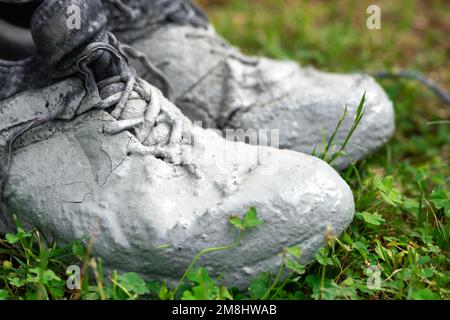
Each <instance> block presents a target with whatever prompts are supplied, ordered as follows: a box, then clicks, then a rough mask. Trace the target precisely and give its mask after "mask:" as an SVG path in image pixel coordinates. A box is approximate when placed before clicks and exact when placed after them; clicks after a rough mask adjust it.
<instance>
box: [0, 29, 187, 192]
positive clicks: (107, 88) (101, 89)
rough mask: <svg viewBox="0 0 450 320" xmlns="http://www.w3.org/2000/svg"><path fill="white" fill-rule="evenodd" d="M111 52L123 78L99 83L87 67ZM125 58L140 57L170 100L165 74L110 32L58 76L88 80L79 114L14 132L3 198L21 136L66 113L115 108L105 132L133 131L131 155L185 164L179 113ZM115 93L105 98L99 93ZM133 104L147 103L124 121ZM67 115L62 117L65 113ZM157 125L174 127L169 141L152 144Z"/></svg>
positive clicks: (0, 179)
mask: <svg viewBox="0 0 450 320" xmlns="http://www.w3.org/2000/svg"><path fill="white" fill-rule="evenodd" d="M105 52H106V53H109V54H110V55H111V57H113V58H115V59H116V60H117V61H118V63H119V70H120V72H119V74H118V75H115V76H112V77H109V78H107V79H104V80H102V81H99V82H96V80H95V76H94V74H93V72H92V70H91V68H90V67H89V65H90V64H91V63H95V59H96V58H98V56H99V53H105ZM127 58H132V59H139V60H140V61H141V62H142V63H143V65H144V66H145V67H146V68H147V70H148V72H149V73H151V74H152V75H153V76H154V77H156V78H158V79H159V80H160V82H161V83H164V84H165V87H166V90H165V91H166V92H165V94H166V95H168V96H170V94H171V87H170V84H169V82H168V81H167V80H166V79H165V78H164V76H163V75H162V74H161V73H160V72H159V71H158V70H157V69H156V68H155V67H154V66H153V65H152V64H151V62H150V61H149V60H148V59H147V58H146V57H145V55H144V54H142V53H140V52H138V51H137V50H135V49H134V48H132V47H130V46H127V45H124V44H121V43H120V42H119V41H118V40H117V39H116V38H115V37H114V35H112V34H111V33H108V42H94V43H91V44H90V45H88V46H87V47H86V49H85V50H84V51H83V52H82V54H81V55H80V56H79V58H78V59H77V60H76V63H75V65H74V66H72V67H71V68H70V69H69V70H64V71H60V72H59V74H58V76H59V77H61V78H63V77H70V76H73V75H74V74H77V73H78V74H81V75H82V76H83V77H84V80H85V88H86V91H87V94H88V99H87V101H85V103H83V104H82V105H81V106H80V108H79V109H77V110H65V109H64V108H63V109H62V110H53V111H52V112H50V114H48V115H46V116H44V117H41V118H35V119H33V120H31V121H28V122H26V123H24V124H22V127H21V128H20V129H19V130H17V131H16V132H14V133H13V134H12V136H11V137H10V138H9V139H8V140H7V142H6V145H5V148H4V151H5V152H3V156H2V158H3V159H2V163H0V188H1V190H0V191H1V195H3V189H4V186H5V183H6V181H7V179H8V175H9V171H10V167H11V157H12V153H13V149H14V143H15V142H16V141H17V139H18V138H20V137H21V136H22V135H23V134H25V133H26V132H28V131H29V130H31V129H32V128H35V127H37V126H39V125H42V124H44V123H47V122H51V121H53V120H58V119H63V120H71V119H67V114H70V115H72V116H71V117H72V118H74V117H76V116H78V115H81V114H84V113H86V112H88V111H90V110H94V109H97V110H107V109H110V108H113V110H112V111H111V112H110V114H111V116H112V117H113V118H114V119H116V120H117V121H113V122H109V123H107V124H106V125H105V126H104V130H103V131H104V133H105V134H110V135H113V134H117V133H120V132H123V131H125V130H133V132H134V135H135V136H136V138H137V140H138V141H139V142H140V143H135V144H132V145H130V150H129V151H130V152H131V153H136V154H141V155H153V156H155V157H158V158H164V159H165V160H166V161H169V162H170V163H172V164H175V165H179V164H181V162H182V161H181V151H180V150H181V149H180V143H181V141H182V138H183V124H182V120H181V117H182V115H181V112H180V111H179V110H178V109H177V108H176V107H174V106H172V105H171V104H168V103H163V102H162V99H164V98H163V94H162V93H161V91H160V90H158V89H156V88H155V87H153V86H151V85H150V84H148V83H147V82H146V81H144V80H142V79H141V78H139V77H137V75H136V72H135V71H134V69H133V68H131V67H130V66H129V64H128V61H127ZM105 92H106V93H108V92H115V93H112V94H110V95H108V96H105V97H102V96H101V93H105ZM132 100H143V101H145V102H146V103H147V106H146V109H145V111H144V114H143V115H142V116H139V117H137V118H131V119H124V118H123V114H124V111H125V109H126V107H127V105H128V103H129V102H131V101H132ZM62 114H64V115H65V116H64V117H61V115H62ZM157 122H158V123H165V124H167V125H168V126H169V127H170V128H171V129H170V136H169V139H168V143H167V144H166V145H164V144H154V143H150V136H151V133H152V131H153V129H154V127H155V126H156V125H157Z"/></svg>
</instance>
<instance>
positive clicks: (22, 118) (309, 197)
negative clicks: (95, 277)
mask: <svg viewBox="0 0 450 320" xmlns="http://www.w3.org/2000/svg"><path fill="white" fill-rule="evenodd" d="M69 5H76V6H78V7H79V9H80V14H81V17H82V19H81V28H80V29H76V28H75V29H73V30H72V29H69V28H68V27H67V24H66V19H67V17H66V16H65V15H61V12H67V10H66V9H67V8H68V6H69ZM99 8H100V3H99V2H98V1H96V0H89V1H87V0H70V1H69V0H67V1H61V0H47V1H45V2H44V3H43V4H42V5H41V6H40V7H39V8H37V10H36V11H35V13H34V15H33V18H32V34H33V38H34V41H35V44H36V51H37V54H36V55H35V56H32V57H30V58H28V59H26V60H21V61H16V62H11V61H4V60H0V81H1V86H0V88H1V89H0V148H1V153H0V157H1V160H2V162H1V164H2V165H1V171H0V179H1V180H2V187H3V188H2V202H1V203H2V208H1V211H0V213H1V214H0V232H5V231H7V230H10V229H11V228H13V222H12V220H13V215H14V214H16V215H17V216H18V217H19V219H20V220H21V221H22V223H23V224H24V225H25V226H36V227H38V228H39V229H40V230H41V231H42V232H43V233H45V234H46V235H47V236H48V237H49V238H52V237H53V238H56V239H58V240H59V241H62V242H70V241H73V240H76V239H90V238H93V253H94V254H95V255H97V256H101V257H103V259H104V263H105V265H106V266H107V267H108V268H109V269H116V270H119V271H135V272H139V273H141V274H143V275H146V276H148V277H151V278H158V279H165V280H168V281H177V280H178V279H179V278H180V277H181V275H182V274H183V272H184V271H185V270H186V268H187V266H188V265H189V263H190V261H191V259H192V258H193V257H194V256H195V255H196V254H197V253H198V252H199V251H200V250H202V249H205V248H209V247H217V246H223V245H228V244H230V243H232V242H233V241H235V239H236V236H237V230H236V229H234V228H233V227H232V226H231V225H230V223H229V222H228V219H229V217H230V216H232V215H243V214H244V213H245V212H246V211H247V210H248V209H249V208H250V207H254V208H256V209H257V212H258V214H259V217H260V219H262V220H263V221H264V223H263V224H262V225H261V226H259V227H257V228H255V229H252V230H250V231H249V232H248V233H245V235H244V237H243V239H242V241H241V245H240V246H238V247H235V248H232V249H230V250H226V251H221V252H215V253H211V254H208V255H205V256H204V257H203V258H202V260H201V261H200V263H201V264H202V265H203V266H205V267H206V268H207V269H208V270H209V271H210V272H211V274H212V275H215V276H218V275H222V276H223V280H224V282H225V283H226V284H228V285H230V286H234V285H235V286H239V287H245V286H246V285H247V284H248V281H249V279H251V278H252V277H254V276H255V275H256V274H258V273H259V272H262V271H275V270H276V269H277V266H278V264H279V263H280V256H279V253H280V252H281V251H282V250H283V248H285V247H289V246H292V245H297V244H298V245H300V246H301V247H302V249H303V254H302V259H303V261H307V260H309V259H310V258H311V257H312V255H313V254H314V252H315V251H316V250H317V249H318V248H320V247H321V246H322V245H323V244H324V243H325V239H326V236H327V235H329V233H330V232H331V233H333V234H335V235H339V234H340V233H341V232H342V231H343V230H344V229H345V228H346V227H347V226H348V225H349V223H350V221H351V220H352V217H353V213H354V203H353V196H352V193H351V191H350V189H349V187H348V186H347V184H346V183H345V182H344V181H343V180H342V179H341V178H340V176H339V175H338V174H337V173H336V172H335V171H334V169H332V168H331V167H330V166H329V165H328V164H326V163H325V162H323V161H321V160H319V159H317V158H314V157H311V156H308V155H304V154H301V153H298V152H294V151H288V150H278V149H274V148H270V147H257V146H252V145H249V144H244V143H236V142H230V141H226V140H225V139H223V138H222V137H221V136H220V135H219V134H217V133H216V132H214V131H211V130H205V129H203V128H201V127H198V126H194V125H193V124H192V123H191V122H190V120H188V119H187V118H186V117H184V116H183V115H182V114H181V112H180V111H179V110H178V109H177V108H176V107H175V106H174V105H173V104H172V103H171V102H169V101H168V100H166V99H165V98H164V97H163V96H162V94H161V92H160V91H159V90H158V89H156V88H155V87H153V86H152V85H150V84H148V83H147V82H146V81H144V80H141V79H140V78H139V77H137V76H136V75H135V73H134V70H133V69H132V68H130V67H129V66H128V64H127V60H126V57H128V56H138V54H137V53H136V52H135V51H134V50H133V49H132V48H129V47H127V46H124V45H121V44H120V43H119V42H118V41H117V40H116V39H115V37H114V36H113V35H112V34H110V33H107V32H105V30H104V26H105V23H106V20H105V17H104V16H103V15H102V14H101V12H100V10H99ZM161 81H163V80H161Z"/></svg>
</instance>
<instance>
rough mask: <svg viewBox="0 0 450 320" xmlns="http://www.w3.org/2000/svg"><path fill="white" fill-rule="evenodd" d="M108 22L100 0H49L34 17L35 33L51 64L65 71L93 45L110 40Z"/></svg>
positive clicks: (33, 30) (42, 52)
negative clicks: (107, 28)
mask: <svg viewBox="0 0 450 320" xmlns="http://www.w3.org/2000/svg"><path fill="white" fill-rule="evenodd" d="M106 22H107V19H106V16H105V14H104V13H103V10H102V4H101V2H100V0H46V1H44V2H43V3H42V5H41V6H39V7H38V8H37V9H36V11H35V13H34V14H33V18H32V20H31V33H32V36H33V40H34V42H35V45H36V48H37V49H38V53H39V54H40V55H41V56H43V57H44V59H45V60H46V61H47V62H48V64H49V65H50V66H52V67H55V68H56V69H64V68H65V67H66V66H67V67H71V66H73V62H74V61H73V58H72V59H71V57H76V56H77V54H80V53H81V52H82V51H83V50H84V48H86V46H88V45H89V44H90V43H92V42H99V41H105V40H106V39H107V35H106V31H105V30H106Z"/></svg>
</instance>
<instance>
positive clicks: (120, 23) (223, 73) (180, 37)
mask: <svg viewBox="0 0 450 320" xmlns="http://www.w3.org/2000/svg"><path fill="white" fill-rule="evenodd" d="M104 2H105V7H106V8H107V9H108V12H109V18H110V22H109V27H110V28H111V29H112V30H114V31H115V33H116V34H117V35H118V37H119V39H121V40H123V41H125V42H127V43H129V44H132V45H133V46H134V47H136V48H137V49H139V50H141V51H143V52H144V53H145V54H146V56H147V57H148V58H149V59H150V60H151V61H152V62H153V64H155V65H156V66H158V67H159V68H160V69H161V70H162V72H163V74H164V75H165V76H166V78H167V79H168V80H169V82H170V83H171V84H172V89H173V92H172V95H171V99H172V101H174V102H175V103H176V104H177V106H178V107H179V108H180V109H181V110H182V111H183V113H184V114H185V115H186V116H188V117H189V118H190V119H191V120H202V121H203V122H204V123H205V124H206V126H208V127H218V128H221V129H223V128H242V129H262V128H264V129H279V130H280V147H281V148H285V149H291V150H297V151H301V152H305V153H311V152H312V151H313V150H316V151H317V152H318V153H319V152H321V149H322V146H323V142H322V141H323V136H322V130H323V132H324V133H325V137H326V138H327V140H328V139H329V138H330V137H331V136H332V133H333V131H334V129H335V128H336V126H337V124H338V121H339V119H340V117H341V116H342V115H343V113H344V109H345V106H348V110H347V115H346V119H345V121H344V122H343V124H342V125H341V127H340V129H339V131H338V133H337V135H336V137H335V139H334V142H335V144H336V145H335V147H334V151H337V150H339V149H340V146H341V145H342V143H343V142H344V141H345V139H346V137H347V136H348V134H349V132H350V130H351V127H352V124H353V122H354V119H355V117H356V111H357V107H358V104H359V102H360V100H361V98H362V96H363V94H364V92H366V102H365V114H364V116H363V118H362V121H361V123H360V124H359V126H358V128H357V129H356V131H355V132H354V134H353V137H352V139H351V140H350V142H349V144H348V146H347V148H346V150H345V153H346V154H345V156H343V157H340V158H339V159H337V160H336V161H335V163H333V164H334V165H335V166H336V167H338V168H345V167H346V166H347V165H348V164H349V163H350V162H351V161H356V160H359V159H362V158H364V157H365V156H367V155H368V154H370V153H371V152H373V151H374V150H376V149H377V148H378V147H380V146H381V145H383V144H384V143H386V142H387V141H388V139H389V138H390V137H391V135H392V133H393V131H394V112H393V107H392V103H391V101H390V100H389V99H388V97H387V96H386V94H385V92H384V91H383V89H382V88H381V87H380V86H379V85H378V84H377V83H376V81H375V80H374V79H373V78H371V77H370V76H368V75H363V74H331V73H325V72H320V71H318V70H315V69H314V68H312V67H300V66H299V65H298V64H297V63H294V62H289V61H275V60H271V59H266V58H259V57H247V56H244V55H243V54H242V53H240V52H239V50H238V49H236V48H234V47H232V46H230V45H229V44H227V43H226V42H225V41H224V40H223V39H222V38H221V37H220V36H219V35H218V34H217V33H216V32H215V31H214V28H213V27H212V26H211V25H210V24H208V22H207V20H206V18H205V17H204V15H203V14H202V13H201V12H200V11H199V9H197V8H196V7H195V6H193V5H192V4H191V3H190V2H188V1H183V0H170V1H168V0H154V1H142V0H123V1H122V2H120V3H121V5H120V6H119V5H117V3H118V1H104ZM111 3H113V4H115V5H113V4H111ZM124 5H125V6H124ZM136 68H137V70H138V71H139V72H140V74H141V75H142V76H143V77H144V78H147V79H151V77H149V76H148V75H147V74H146V72H145V69H143V68H142V66H141V65H140V64H136Z"/></svg>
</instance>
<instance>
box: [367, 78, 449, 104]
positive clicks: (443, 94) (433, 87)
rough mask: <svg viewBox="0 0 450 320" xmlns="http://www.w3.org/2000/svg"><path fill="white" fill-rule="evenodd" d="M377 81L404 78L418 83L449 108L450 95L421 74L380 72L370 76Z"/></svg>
mask: <svg viewBox="0 0 450 320" xmlns="http://www.w3.org/2000/svg"><path fill="white" fill-rule="evenodd" d="M372 75H373V76H374V77H375V78H378V79H388V78H406V79H412V80H416V81H419V82H420V83H422V84H423V85H424V86H426V87H427V88H428V89H429V90H430V91H431V92H433V93H434V94H435V95H437V96H438V97H439V98H441V100H442V101H443V102H444V103H445V104H446V105H447V106H448V107H450V95H449V93H448V92H446V91H445V90H444V89H443V88H442V87H441V86H440V85H439V84H437V83H436V82H435V81H433V80H431V79H429V78H427V77H426V76H424V75H423V74H421V73H419V72H416V71H410V70H399V71H380V72H376V73H373V74H372Z"/></svg>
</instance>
